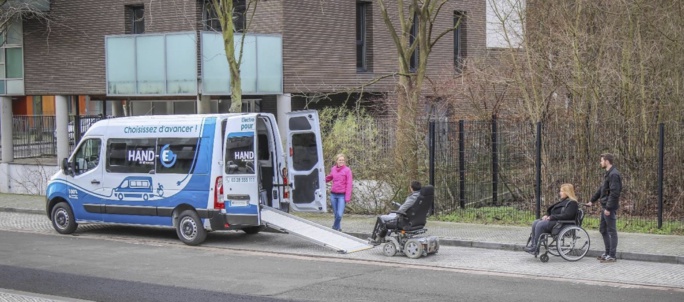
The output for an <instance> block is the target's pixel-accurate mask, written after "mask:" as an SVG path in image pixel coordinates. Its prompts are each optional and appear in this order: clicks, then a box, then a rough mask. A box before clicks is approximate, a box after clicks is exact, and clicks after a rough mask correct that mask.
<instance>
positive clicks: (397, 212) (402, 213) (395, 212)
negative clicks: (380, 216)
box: [390, 211, 406, 216]
mask: <svg viewBox="0 0 684 302" xmlns="http://www.w3.org/2000/svg"><path fill="white" fill-rule="evenodd" d="M390 213H394V214H398V215H402V216H406V213H404V212H400V211H390Z"/></svg>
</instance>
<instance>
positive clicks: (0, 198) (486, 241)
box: [0, 194, 684, 264]
mask: <svg viewBox="0 0 684 302" xmlns="http://www.w3.org/2000/svg"><path fill="white" fill-rule="evenodd" d="M0 211H4V212H20V213H30V214H40V215H47V214H46V213H45V197H44V196H37V195H14V194H0ZM295 214H297V213H295ZM297 215H298V216H300V217H304V218H306V219H309V220H311V221H314V222H316V223H319V224H322V225H324V226H330V225H332V221H333V217H332V214H310V213H299V214H297ZM374 225H375V216H365V215H345V216H344V218H343V219H342V230H343V231H344V232H345V233H349V234H351V235H354V236H357V237H360V238H363V239H366V238H368V237H369V236H370V232H371V231H372V229H373V226H374ZM427 229H428V234H429V235H437V236H439V237H440V244H441V245H444V246H465V247H477V248H488V249H501V250H514V251H522V248H523V246H524V245H525V243H526V241H527V237H528V236H529V234H530V228H528V227H518V226H500V225H482V224H466V223H451V222H441V221H428V224H427ZM587 232H588V233H589V236H590V238H591V249H590V251H589V253H588V254H587V256H586V257H596V256H598V255H600V254H602V253H603V239H602V237H601V234H599V233H598V232H597V231H594V230H587ZM618 234H619V239H620V241H619V245H618V255H617V257H618V259H626V260H639V261H653V262H662V263H675V264H684V236H674V235H651V234H635V233H625V232H619V230H618Z"/></svg>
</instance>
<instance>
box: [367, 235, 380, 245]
mask: <svg viewBox="0 0 684 302" xmlns="http://www.w3.org/2000/svg"><path fill="white" fill-rule="evenodd" d="M368 244H370V245H372V246H378V245H380V241H379V240H375V239H373V238H370V237H369V238H368Z"/></svg>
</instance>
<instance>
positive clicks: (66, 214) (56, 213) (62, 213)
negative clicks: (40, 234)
mask: <svg viewBox="0 0 684 302" xmlns="http://www.w3.org/2000/svg"><path fill="white" fill-rule="evenodd" d="M50 220H52V227H54V228H55V230H56V231H57V232H58V233H60V234H71V233H73V232H74V231H76V228H77V227H78V224H77V223H76V220H75V219H74V212H73V211H72V210H71V207H70V206H69V204H68V203H66V202H60V203H58V204H57V205H55V207H54V208H52V213H51V215H50Z"/></svg>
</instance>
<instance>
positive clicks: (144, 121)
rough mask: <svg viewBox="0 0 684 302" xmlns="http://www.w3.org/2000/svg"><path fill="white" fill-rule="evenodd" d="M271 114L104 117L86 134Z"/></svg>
mask: <svg viewBox="0 0 684 302" xmlns="http://www.w3.org/2000/svg"><path fill="white" fill-rule="evenodd" d="M257 114H259V115H270V116H273V114H271V113H255V112H251V113H217V114H184V115H141V116H126V117H115V118H110V119H103V120H100V121H98V122H96V123H94V124H93V125H92V126H91V127H90V128H89V129H88V131H87V132H86V133H85V134H86V135H105V133H106V132H107V131H108V129H109V130H113V129H111V128H119V127H127V126H148V125H149V126H154V125H161V124H163V123H165V122H169V123H172V124H173V125H175V126H182V125H190V124H192V125H197V123H198V122H199V121H202V120H204V119H205V118H211V117H215V118H225V117H230V116H255V115H257Z"/></svg>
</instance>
